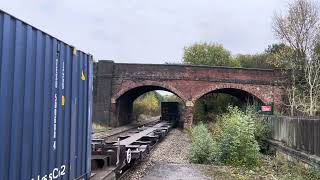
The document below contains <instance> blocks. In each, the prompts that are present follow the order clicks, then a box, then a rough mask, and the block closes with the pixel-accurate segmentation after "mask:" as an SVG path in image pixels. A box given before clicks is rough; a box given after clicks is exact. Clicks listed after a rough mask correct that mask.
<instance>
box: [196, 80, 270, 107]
mask: <svg viewBox="0 0 320 180" xmlns="http://www.w3.org/2000/svg"><path fill="white" fill-rule="evenodd" d="M227 88H229V89H237V90H241V91H245V92H247V93H249V94H251V95H253V96H255V97H256V98H258V99H259V100H261V101H262V102H263V103H265V104H267V103H269V102H272V91H270V90H271V89H270V87H259V86H256V85H254V86H250V85H243V84H229V83H228V84H226V83H222V84H220V83H219V84H214V85H211V86H209V87H207V88H204V89H202V90H200V91H199V92H198V93H197V94H195V95H194V96H193V97H192V102H196V101H197V100H198V99H199V98H201V97H202V96H204V95H206V94H208V93H210V92H213V91H216V90H219V89H227ZM265 92H267V93H265Z"/></svg>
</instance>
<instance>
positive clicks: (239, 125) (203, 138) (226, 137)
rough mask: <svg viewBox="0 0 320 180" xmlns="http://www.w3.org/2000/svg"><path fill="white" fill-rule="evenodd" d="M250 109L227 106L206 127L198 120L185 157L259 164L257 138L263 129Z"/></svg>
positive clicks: (242, 164) (217, 161)
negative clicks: (225, 111)
mask: <svg viewBox="0 0 320 180" xmlns="http://www.w3.org/2000/svg"><path fill="white" fill-rule="evenodd" d="M256 127H261V128H262V125H260V124H259V123H257V122H256V121H255V119H254V114H253V113H252V112H251V111H247V112H242V111H240V110H239V108H237V107H232V106H230V107H229V108H228V112H227V113H225V114H223V115H221V116H220V117H219V118H218V119H217V121H216V122H215V123H211V124H210V125H209V126H206V125H204V124H203V123H199V124H198V125H197V126H195V127H194V128H193V129H192V133H191V135H192V148H191V150H190V154H189V156H188V158H189V160H190V161H192V162H195V163H206V164H207V163H223V164H230V165H235V166H245V167H248V168H254V167H256V166H259V164H260V156H261V155H260V152H259V151H260V148H259V144H258V140H259V141H261V142H263V140H264V139H265V138H266V137H264V136H265V135H266V131H262V130H261V129H259V130H257V128H256Z"/></svg>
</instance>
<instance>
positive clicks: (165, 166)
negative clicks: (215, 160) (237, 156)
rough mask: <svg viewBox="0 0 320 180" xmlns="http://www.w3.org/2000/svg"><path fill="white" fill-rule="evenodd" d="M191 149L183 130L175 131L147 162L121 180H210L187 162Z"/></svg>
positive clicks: (159, 145) (127, 173) (156, 148)
mask: <svg viewBox="0 0 320 180" xmlns="http://www.w3.org/2000/svg"><path fill="white" fill-rule="evenodd" d="M189 149H190V140H189V138H188V135H187V134H186V133H184V132H183V131H182V130H179V129H173V130H171V131H170V133H169V135H168V136H167V137H166V138H165V140H163V141H162V142H161V143H159V144H158V145H157V146H156V147H155V148H154V149H153V150H152V151H151V153H150V155H149V156H148V157H147V158H146V159H145V160H143V161H142V162H140V163H139V164H137V165H136V166H134V167H132V168H131V169H129V170H128V172H126V173H125V175H124V176H123V177H122V178H121V180H140V179H147V180H151V179H208V178H206V177H203V176H202V174H201V173H200V171H199V170H198V169H197V168H196V167H194V166H193V165H191V164H190V163H189V162H188V161H187V160H186V155H187V152H188V150H189ZM177 172H179V173H177ZM185 173H187V174H185ZM184 175H186V176H184ZM181 176H184V178H180V177H181ZM168 177H170V178H168ZM178 177H179V178H178Z"/></svg>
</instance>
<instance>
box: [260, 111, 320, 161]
mask: <svg viewBox="0 0 320 180" xmlns="http://www.w3.org/2000/svg"><path fill="white" fill-rule="evenodd" d="M262 117H263V119H267V120H269V121H270V122H271V124H272V137H273V139H274V140H277V141H280V142H283V143H285V144H286V145H288V146H290V147H292V148H294V149H297V150H300V151H304V152H307V153H309V154H314V155H317V156H320V117H276V116H262Z"/></svg>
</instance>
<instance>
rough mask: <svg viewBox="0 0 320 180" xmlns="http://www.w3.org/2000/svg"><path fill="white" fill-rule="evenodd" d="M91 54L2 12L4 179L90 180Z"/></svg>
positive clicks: (0, 178) (0, 167) (0, 159)
mask: <svg viewBox="0 0 320 180" xmlns="http://www.w3.org/2000/svg"><path fill="white" fill-rule="evenodd" d="M91 104H92V56H91V55H90V54H86V53H84V52H82V51H78V50H76V49H75V48H74V47H73V46H71V45H68V44H67V43H65V42H63V41H61V40H59V39H57V38H55V37H53V36H51V35H49V34H47V33H45V32H43V31H41V30H39V29H37V28H35V27H33V26H31V25H29V24H27V23H25V22H23V21H21V20H19V19H17V18H15V17H13V16H12V15H10V14H8V13H6V12H3V11H1V10H0V142H1V143H0V180H45V179H47V180H49V179H50V180H53V179H65V180H67V179H70V180H73V179H88V178H89V177H90V162H91V161H90V159H91V113H92V110H91Z"/></svg>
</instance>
